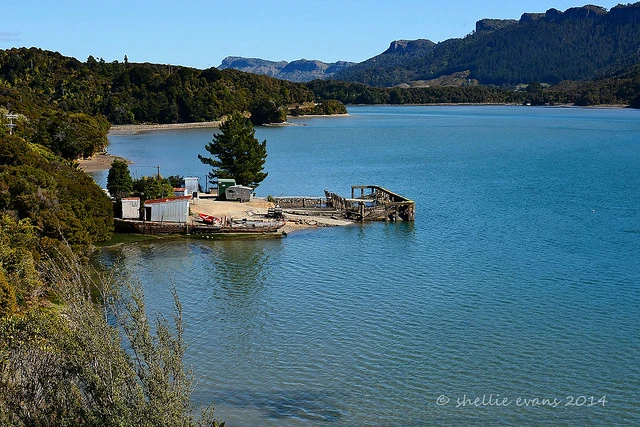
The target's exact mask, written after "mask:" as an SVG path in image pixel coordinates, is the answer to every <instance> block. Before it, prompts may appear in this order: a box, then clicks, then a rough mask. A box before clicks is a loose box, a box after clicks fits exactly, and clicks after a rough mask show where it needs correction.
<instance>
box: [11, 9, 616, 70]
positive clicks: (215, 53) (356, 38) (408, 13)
mask: <svg viewBox="0 0 640 427" xmlns="http://www.w3.org/2000/svg"><path fill="white" fill-rule="evenodd" d="M589 3H590V2H588V1H586V0H585V1H583V2H575V1H565V0H535V1H533V0H531V1H530V0H526V1H517V0H514V1H504V0H500V1H497V0H484V1H477V0H458V1H442V0H441V1H437V2H436V1H430V0H393V1H377V0H323V1H320V0H296V1H292V0H280V1H268V0H267V1H264V0H263V1H256V0H244V1H242V0H226V1H220V0H208V1H202V0H193V1H188V0H187V1H176V0H174V1H167V0H155V1H147V0H144V1H136V0H128V1H122V0H113V1H100V2H92V1H91V0H89V1H87V0H83V1H77V0H57V1H48V0H42V1H31V0H22V1H17V2H11V1H8V0H7V1H3V2H2V5H0V49H8V48H11V47H22V46H26V47H32V46H34V47H39V48H42V49H47V50H53V51H58V52H60V53H62V54H63V55H67V56H73V57H75V58H78V59H79V60H81V61H85V60H86V59H87V57H88V56H89V55H93V56H94V57H96V58H104V60H105V61H107V62H111V61H113V60H118V61H122V60H123V58H124V56H125V55H127V57H128V59H129V61H131V62H154V63H163V64H175V65H185V66H191V67H196V68H209V67H214V66H215V67H217V66H218V65H220V63H221V62H222V59H224V58H225V57H226V56H244V57H251V58H263V59H269V60H273V61H280V60H285V61H292V60H296V59H301V58H306V59H318V60H321V61H324V62H334V61H338V60H345V61H353V62H361V61H364V60H365V59H368V58H371V57H373V56H375V55H377V54H379V53H381V52H383V51H384V50H386V49H387V47H388V46H389V43H390V42H391V41H393V40H400V39H407V40H413V39H418V38H426V39H430V40H432V41H434V42H439V41H443V40H446V39H450V38H459V37H464V36H465V35H466V34H468V33H470V32H471V31H473V30H474V29H475V22H476V21H478V20H480V19H483V18H501V19H519V18H520V16H521V15H522V13H524V12H544V11H546V10H547V9H550V8H555V9H558V10H561V11H564V10H566V9H568V8H570V7H576V6H583V5H584V4H589ZM591 3H592V4H598V5H599V6H602V7H605V8H607V9H610V8H612V7H614V6H615V5H617V4H618V3H619V1H600V2H591Z"/></svg>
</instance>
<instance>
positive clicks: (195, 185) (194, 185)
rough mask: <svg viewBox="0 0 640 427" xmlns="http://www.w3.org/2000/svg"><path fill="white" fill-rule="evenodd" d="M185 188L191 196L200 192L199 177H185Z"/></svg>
mask: <svg viewBox="0 0 640 427" xmlns="http://www.w3.org/2000/svg"><path fill="white" fill-rule="evenodd" d="M184 187H185V189H186V190H187V194H189V195H191V194H193V193H197V192H198V191H199V190H200V178H198V177H197V176H185V177H184Z"/></svg>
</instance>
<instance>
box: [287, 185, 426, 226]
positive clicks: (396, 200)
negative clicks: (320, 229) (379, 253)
mask: <svg viewBox="0 0 640 427" xmlns="http://www.w3.org/2000/svg"><path fill="white" fill-rule="evenodd" d="M358 192H359V193H360V194H359V195H358V194H356V193H358ZM324 193H325V197H324V198H322V197H291V196H289V197H276V198H275V202H276V204H277V205H278V206H280V207H281V208H282V209H283V210H284V211H285V212H288V213H296V214H307V215H325V216H342V217H345V218H349V219H353V220H356V221H414V219H415V202H414V201H413V200H410V199H408V198H406V197H404V196H401V195H399V194H397V193H394V192H392V191H389V190H387V189H386V188H383V187H380V186H378V185H352V186H351V197H342V196H340V195H338V194H336V193H332V192H330V191H327V190H325V192H324Z"/></svg>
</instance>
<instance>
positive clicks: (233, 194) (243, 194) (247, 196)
mask: <svg viewBox="0 0 640 427" xmlns="http://www.w3.org/2000/svg"><path fill="white" fill-rule="evenodd" d="M252 195H253V188H251V187H245V186H244V185H232V186H231V187H229V188H227V190H226V191H225V197H226V199H227V200H238V201H240V202H248V201H249V200H251V196H252Z"/></svg>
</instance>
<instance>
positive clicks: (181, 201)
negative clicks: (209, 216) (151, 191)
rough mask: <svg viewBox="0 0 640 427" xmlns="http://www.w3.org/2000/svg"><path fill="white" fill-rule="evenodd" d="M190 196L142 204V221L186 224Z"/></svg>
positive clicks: (149, 201) (154, 200)
mask: <svg viewBox="0 0 640 427" xmlns="http://www.w3.org/2000/svg"><path fill="white" fill-rule="evenodd" d="M190 200H191V196H181V197H173V198H164V199H152V200H147V201H146V202H144V220H145V221H156V222H177V223H186V222H187V218H188V216H189V202H190Z"/></svg>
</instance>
